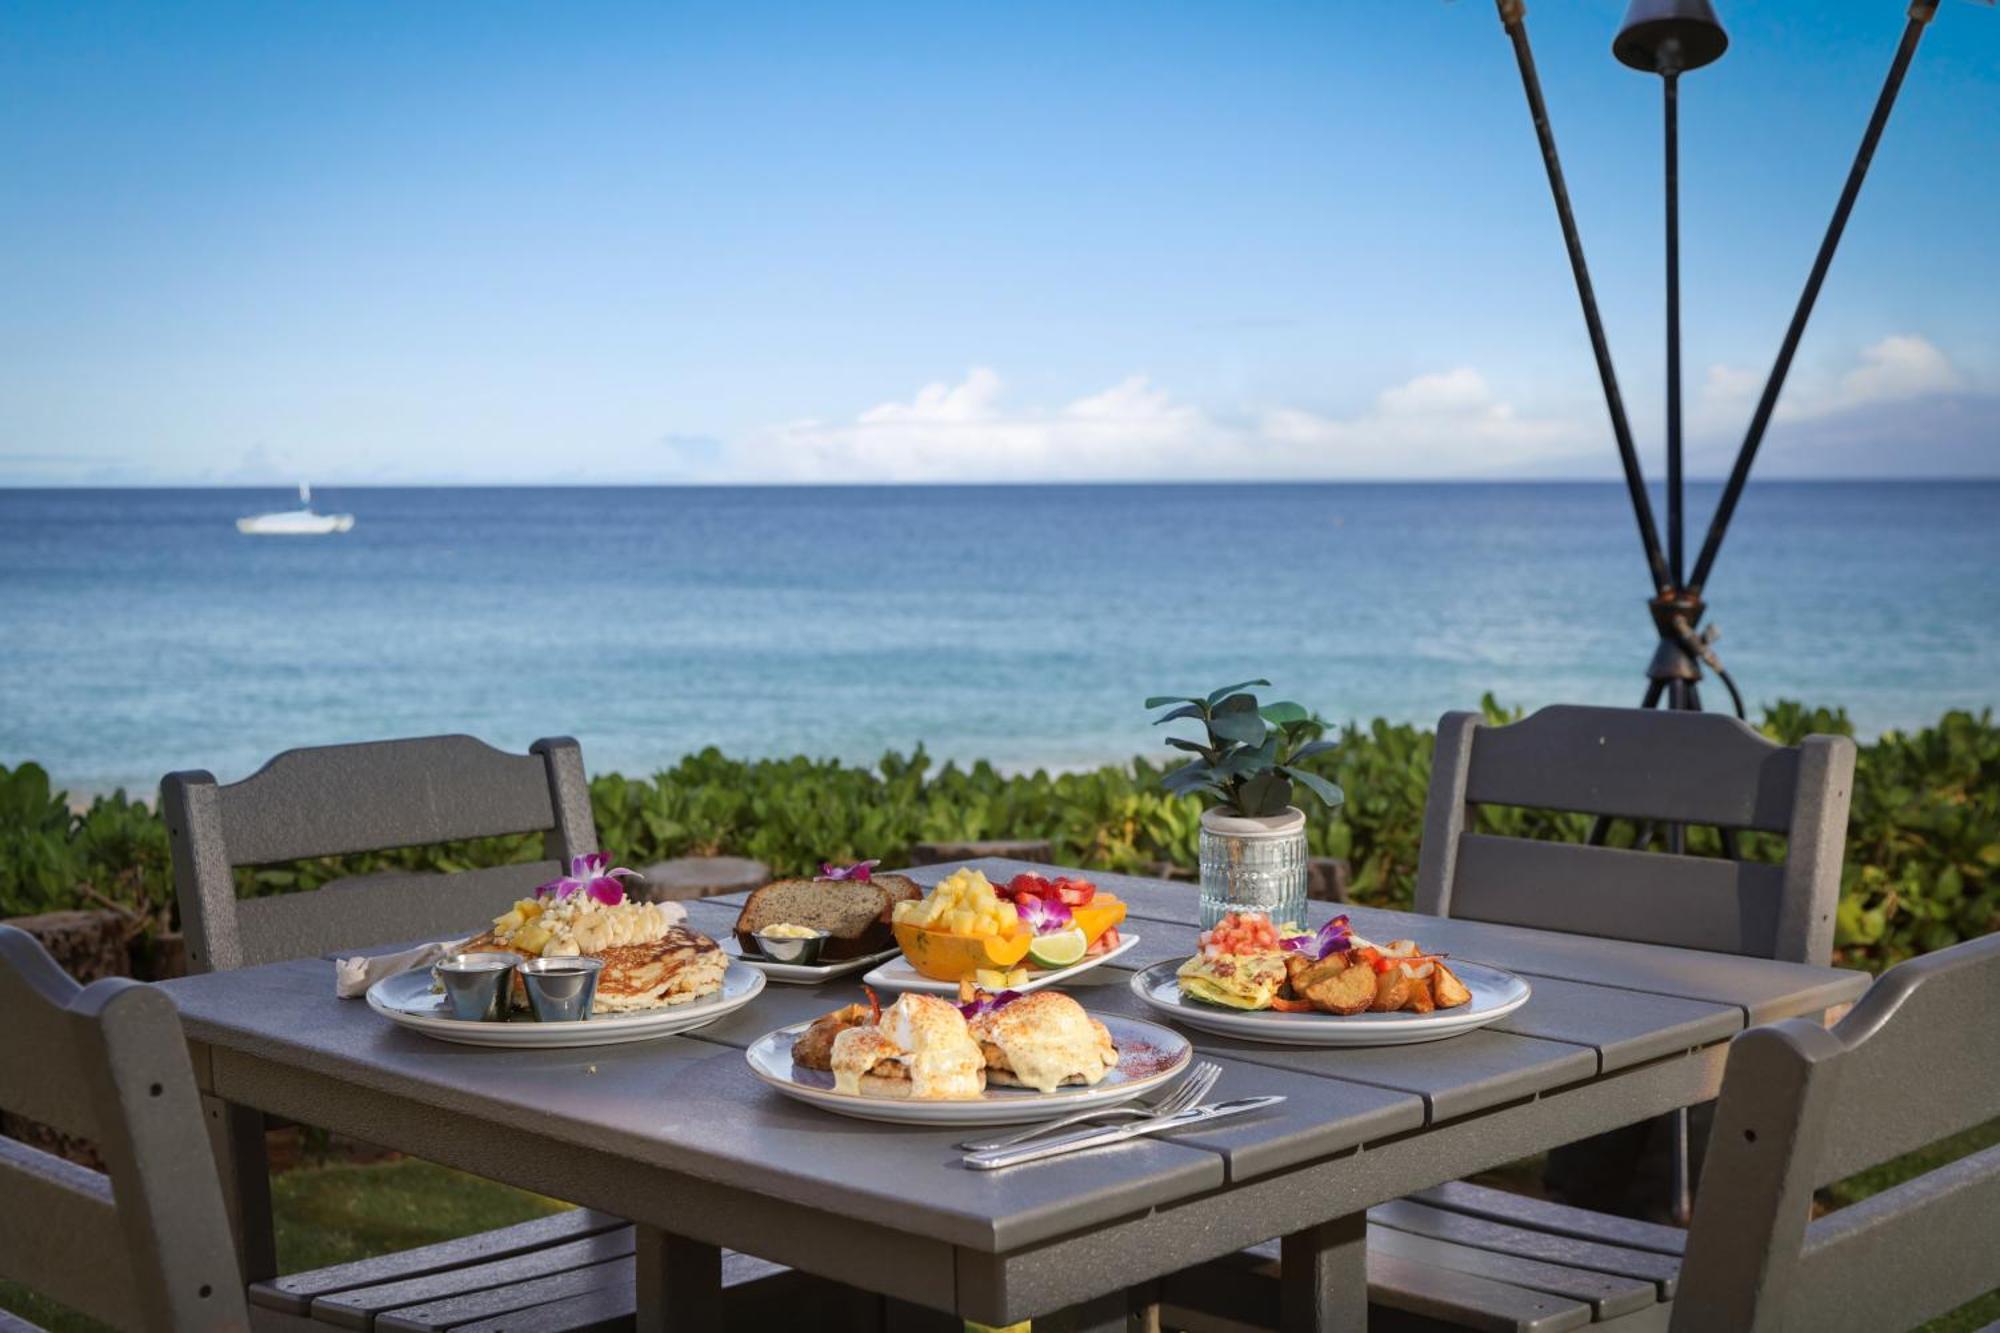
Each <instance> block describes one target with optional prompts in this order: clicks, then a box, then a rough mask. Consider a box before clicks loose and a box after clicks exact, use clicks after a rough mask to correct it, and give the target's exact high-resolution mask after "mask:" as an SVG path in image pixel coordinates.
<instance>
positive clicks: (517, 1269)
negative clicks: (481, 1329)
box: [312, 1227, 633, 1330]
mask: <svg viewBox="0 0 2000 1333" xmlns="http://www.w3.org/2000/svg"><path fill="white" fill-rule="evenodd" d="M632 1248H633V1241H632V1229H631V1228H630V1227H624V1228H621V1229H619V1230H617V1231H607V1232H605V1233H603V1234H601V1235H596V1236H586V1237H585V1238H584V1239H582V1240H573V1241H569V1242H567V1243H566V1244H562V1245H551V1246H548V1247H547V1248H545V1249H540V1250H531V1251H529V1252H528V1253H526V1254H517V1255H513V1256H510V1257H508V1258H505V1259H495V1260H493V1261H491V1262H490V1263H483V1264H472V1265H469V1266H467V1267H465V1268H452V1269H447V1270H446V1271H444V1272H442V1273H428V1274H425V1275H424V1276H422V1277H413V1278H406V1279H404V1280H403V1281H400V1282H385V1283H383V1284H381V1285H380V1286H374V1287H355V1288H352V1289H350V1290H347V1291H338V1292H334V1293H333V1294H331V1295H328V1296H321V1297H319V1298H318V1299H316V1300H315V1301H313V1311H312V1312H313V1318H315V1319H318V1320H321V1321H323V1322H325V1323H330V1324H337V1325H339V1326H341V1327H343V1328H354V1329H364V1330H365V1329H366V1328H367V1327H368V1326H369V1322H370V1321H371V1320H372V1319H373V1318H374V1317H375V1316H376V1315H378V1314H380V1313H382V1312H383V1311H385V1310H399V1309H403V1308H404V1307H406V1306H411V1305H420V1304H422V1303H424V1302H426V1301H437V1300H443V1299H445V1298H446V1297H449V1296H457V1295H462V1294H466V1293H470V1292H476V1291H483V1290H486V1289H488V1288H491V1287H503V1286H509V1285H512V1284H515V1283H519V1282H525V1281H527V1280H528V1279H529V1278H536V1277H544V1276H547V1275H550V1274H553V1273H566V1272H569V1271H570V1270H572V1269H577V1268H586V1267H589V1266H591V1265H593V1264H601V1263H604V1262H606V1261H608V1260H612V1259H621V1258H625V1257H628V1256H630V1255H631V1253H632Z"/></svg>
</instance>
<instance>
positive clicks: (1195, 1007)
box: [1132, 958, 1529, 1046]
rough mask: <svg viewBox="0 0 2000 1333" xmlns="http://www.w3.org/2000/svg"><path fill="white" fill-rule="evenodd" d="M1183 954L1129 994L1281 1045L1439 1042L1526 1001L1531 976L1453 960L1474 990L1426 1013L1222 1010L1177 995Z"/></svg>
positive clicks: (1232, 1033)
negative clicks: (1461, 999)
mask: <svg viewBox="0 0 2000 1333" xmlns="http://www.w3.org/2000/svg"><path fill="white" fill-rule="evenodd" d="M1183 961H1185V960H1181V959H1175V960H1170V961H1168V962H1164V963H1155V964H1153V965H1152V966H1151V967H1149V968H1146V969H1145V970H1143V971H1140V972H1135V973H1133V975H1132V993H1133V994H1134V995H1136V996H1138V997H1139V998H1140V999H1141V1000H1143V1001H1145V1002H1146V1003H1147V1004H1148V1005H1150V1006H1151V1007H1152V1008H1154V1009H1157V1010H1159V1011H1160V1012H1161V1013H1163V1014H1167V1015H1169V1016H1170V1017H1172V1018H1173V1019H1174V1020H1175V1021H1176V1022H1180V1023H1185V1024H1187V1025H1188V1026H1189V1027H1192V1028H1200V1029H1201V1030H1202V1031H1204V1032H1214V1033H1217V1034H1219V1035H1221V1036H1225V1037H1241V1038H1243V1039H1244V1040H1246V1041H1268V1042H1273V1043H1276V1044H1277V1045H1280V1046H1406V1045H1409V1044H1410V1043H1412V1042H1419V1041H1439V1040H1441V1039H1443V1038H1445V1037H1456V1036H1457V1035H1458V1034H1459V1033H1461V1032H1470V1031H1471V1030H1472V1029H1474V1028H1477V1027H1484V1026H1485V1025H1486V1024H1488V1023H1491V1022H1492V1021H1493V1020H1494V1019H1496V1018H1505V1017H1506V1016H1507V1015H1508V1014H1511V1013H1513V1012H1514V1011H1515V1010H1516V1009H1519V1008H1520V1007H1521V1006H1522V1005H1524V1004H1526V1003H1527V1002H1528V994H1529V991H1528V983H1527V982H1525V981H1523V980H1521V978H1519V977H1517V976H1515V975H1514V974H1513V973H1512V972H1502V971H1501V970H1500V969H1499V968H1497V967H1487V966H1486V965H1485V964H1483V963H1465V962H1460V961H1459V960H1458V959H1456V958H1454V959H1452V960H1451V961H1450V962H1449V964H1448V966H1449V967H1450V968H1451V972H1452V975H1453V976H1455V977H1457V978H1458V979H1459V980H1460V981H1462V982H1464V983H1465V988H1466V989H1467V990H1469V991H1471V992H1472V999H1471V1001H1470V1002H1469V1003H1466V1004H1461V1005H1459V1006H1458V1007H1457V1008H1455V1009H1434V1010H1432V1011H1431V1012H1430V1013H1428V1014H1406V1013H1394V1014H1287V1013H1281V1012H1279V1011H1278V1010H1276V1009H1225V1008H1223V1007H1222V1006H1221V1005H1216V1004H1205V1003H1203V1002H1202V1001H1200V1000H1196V999H1190V998H1189V997H1188V996H1185V995H1183V994H1181V987H1180V979H1179V978H1178V977H1176V976H1175V975H1174V973H1175V971H1176V970H1177V969H1179V967H1180V965H1181V963H1182V962H1183Z"/></svg>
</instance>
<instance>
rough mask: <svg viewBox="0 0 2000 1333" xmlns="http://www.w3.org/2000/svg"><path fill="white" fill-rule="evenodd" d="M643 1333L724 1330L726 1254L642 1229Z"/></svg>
mask: <svg viewBox="0 0 2000 1333" xmlns="http://www.w3.org/2000/svg"><path fill="white" fill-rule="evenodd" d="M634 1241H635V1242H636V1243H635V1245H634V1252H633V1256H632V1258H633V1262H634V1263H635V1264H636V1265H637V1266H638V1296H639V1305H638V1321H637V1324H638V1333H708V1331H709V1330H711V1329H719V1328H721V1327H722V1251H721V1249H720V1248H718V1247H716V1246H714V1245H704V1244H702V1243H701V1242H700V1241H695V1240H688V1239H687V1238H686V1237H684V1236H676V1235H674V1234H673V1233H672V1232H670V1231H662V1230H660V1229H659V1228H658V1227H649V1226H640V1227H638V1228H636V1231H635V1234H634Z"/></svg>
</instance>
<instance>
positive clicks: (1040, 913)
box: [1015, 897, 1076, 935]
mask: <svg viewBox="0 0 2000 1333" xmlns="http://www.w3.org/2000/svg"><path fill="white" fill-rule="evenodd" d="M1015 908H1016V910H1018V911H1019V912H1020V914H1021V920H1023V921H1025V922H1027V923H1028V929H1030V930H1032V931H1034V932H1035V933H1036V934H1037V935H1053V934H1055V933H1056V932H1057V931H1059V930H1068V929H1069V928H1070V926H1071V924H1072V923H1073V922H1074V921H1075V919H1076V918H1075V917H1074V916H1073V915H1072V914H1071V912H1070V910H1069V904H1068V903H1065V902H1060V901H1058V900H1056V899H1054V898H1029V897H1023V898H1021V899H1020V900H1019V901H1018V902H1016V904H1015Z"/></svg>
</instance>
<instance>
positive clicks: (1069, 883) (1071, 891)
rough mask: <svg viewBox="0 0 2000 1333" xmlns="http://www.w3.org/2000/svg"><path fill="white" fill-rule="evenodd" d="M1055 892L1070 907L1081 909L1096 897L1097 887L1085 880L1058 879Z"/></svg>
mask: <svg viewBox="0 0 2000 1333" xmlns="http://www.w3.org/2000/svg"><path fill="white" fill-rule="evenodd" d="M1055 891H1056V895H1057V896H1058V897H1059V898H1061V899H1062V901H1063V902H1065V903H1067V904H1068V905H1069V906H1071V907H1081V906H1083V905H1084V904H1085V903H1087V902H1089V901H1090V900H1091V899H1092V898H1095V897H1096V896H1097V886H1096V885H1095V884H1092V883H1091V882H1090V881H1089V880H1087V879H1059V880H1057V881H1056V882H1055Z"/></svg>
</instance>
